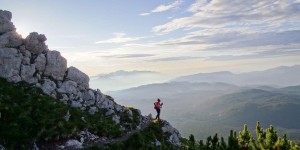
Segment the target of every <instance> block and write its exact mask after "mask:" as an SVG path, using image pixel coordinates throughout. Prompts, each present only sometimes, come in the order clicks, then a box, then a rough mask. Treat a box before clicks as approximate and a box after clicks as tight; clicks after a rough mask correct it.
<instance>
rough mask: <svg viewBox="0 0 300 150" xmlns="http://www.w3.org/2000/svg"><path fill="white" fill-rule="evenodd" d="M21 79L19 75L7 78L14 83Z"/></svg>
mask: <svg viewBox="0 0 300 150" xmlns="http://www.w3.org/2000/svg"><path fill="white" fill-rule="evenodd" d="M21 80H22V79H21V77H20V76H19V75H14V76H12V77H9V78H7V81H9V82H14V83H17V82H20V81H21Z"/></svg>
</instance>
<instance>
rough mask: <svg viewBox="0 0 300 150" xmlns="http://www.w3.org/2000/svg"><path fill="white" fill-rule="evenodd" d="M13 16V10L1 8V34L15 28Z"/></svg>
mask: <svg viewBox="0 0 300 150" xmlns="http://www.w3.org/2000/svg"><path fill="white" fill-rule="evenodd" d="M11 18H12V14H11V12H9V11H6V10H4V11H3V10H0V34H2V33H6V32H9V31H13V30H15V26H14V25H13V23H12V22H11Z"/></svg>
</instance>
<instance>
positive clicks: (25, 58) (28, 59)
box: [22, 57, 30, 65]
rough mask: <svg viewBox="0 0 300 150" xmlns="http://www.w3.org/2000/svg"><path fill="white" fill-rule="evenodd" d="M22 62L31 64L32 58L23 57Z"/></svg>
mask: <svg viewBox="0 0 300 150" xmlns="http://www.w3.org/2000/svg"><path fill="white" fill-rule="evenodd" d="M22 64H23V65H30V58H29V57H23V59H22Z"/></svg>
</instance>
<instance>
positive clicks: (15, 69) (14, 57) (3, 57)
mask: <svg viewBox="0 0 300 150" xmlns="http://www.w3.org/2000/svg"><path fill="white" fill-rule="evenodd" d="M22 57H23V56H22V55H21V54H19V53H18V50H17V49H14V48H0V77H2V78H7V79H8V80H10V81H13V82H19V81H18V80H19V79H20V78H19V77H18V76H19V72H20V66H21V61H22Z"/></svg>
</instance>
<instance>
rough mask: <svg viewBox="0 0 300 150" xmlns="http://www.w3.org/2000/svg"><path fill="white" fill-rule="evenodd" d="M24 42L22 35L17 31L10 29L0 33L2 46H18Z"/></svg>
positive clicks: (0, 45)
mask: <svg viewBox="0 0 300 150" xmlns="http://www.w3.org/2000/svg"><path fill="white" fill-rule="evenodd" d="M22 44H23V40H22V37H21V35H19V34H18V33H17V32H16V31H10V32H7V33H4V34H3V35H0V47H12V48H16V47H18V46H20V45H22Z"/></svg>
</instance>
